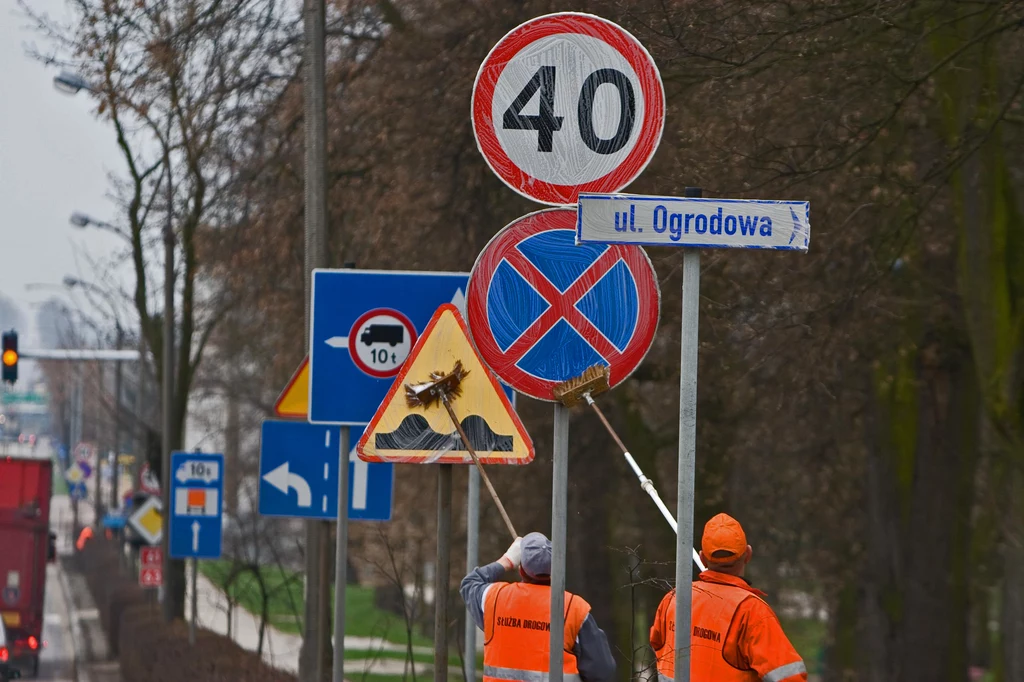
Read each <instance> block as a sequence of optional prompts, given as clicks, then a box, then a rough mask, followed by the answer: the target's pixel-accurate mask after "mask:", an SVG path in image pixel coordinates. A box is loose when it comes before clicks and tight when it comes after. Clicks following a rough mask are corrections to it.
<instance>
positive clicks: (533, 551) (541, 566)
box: [521, 533, 551, 579]
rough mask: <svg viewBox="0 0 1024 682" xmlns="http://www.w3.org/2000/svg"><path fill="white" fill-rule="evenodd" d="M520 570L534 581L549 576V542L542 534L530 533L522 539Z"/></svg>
mask: <svg viewBox="0 0 1024 682" xmlns="http://www.w3.org/2000/svg"><path fill="white" fill-rule="evenodd" d="M521 548H522V550H523V556H522V564H521V566H522V568H523V572H524V573H526V575H528V576H530V577H531V578H534V579H539V578H547V577H549V576H550V575H551V541H550V540H548V539H547V538H546V537H545V536H544V534H543V533H530V534H528V535H526V537H524V538H523V543H522V545H521Z"/></svg>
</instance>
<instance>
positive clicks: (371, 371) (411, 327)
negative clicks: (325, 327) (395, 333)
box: [348, 308, 419, 379]
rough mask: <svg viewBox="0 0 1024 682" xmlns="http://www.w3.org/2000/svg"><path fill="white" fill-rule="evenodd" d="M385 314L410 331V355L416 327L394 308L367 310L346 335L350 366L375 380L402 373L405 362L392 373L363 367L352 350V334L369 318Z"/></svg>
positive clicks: (417, 335) (416, 335) (414, 343)
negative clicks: (394, 318)
mask: <svg viewBox="0 0 1024 682" xmlns="http://www.w3.org/2000/svg"><path fill="white" fill-rule="evenodd" d="M385 314H386V315H392V316H394V317H397V318H398V321H399V322H401V323H402V324H403V325H405V328H406V329H407V330H410V336H411V337H412V338H411V341H410V343H409V352H410V353H411V352H412V349H413V347H414V346H415V345H416V340H417V339H418V338H419V334H417V333H416V325H414V324H413V323H412V320H410V319H409V318H408V317H406V316H405V314H404V313H401V312H399V311H397V310H395V309H394V308H374V309H373V310H368V311H366V312H365V313H363V314H362V315H360V316H359V317H357V318H356V321H355V323H354V324H353V325H352V331H350V332H349V333H348V339H349V341H348V345H349V348H348V354H349V357H351V358H352V364H353V365H355V366H356V367H358V368H359V369H360V370H361V371H362V372H363V374H367V375H369V376H371V377H374V378H377V379H387V378H389V377H393V376H396V375H397V374H398V373H399V372H401V371H402V365H404V364H405V361H404V360H403V361H402V362H400V363H399V364H398V366H397V367H395V369H394V371H391V370H388V371H387V372H381V371H380V370H375V369H373V368H372V367H368V366H365V365H364V364H363V361H362V360H361V359H360V357H359V354H358V353H356V352H355V351H354V350H353V349H352V343H353V342H352V338H353V334H354V333H356V332H358V331H359V327H360V325H362V324H363V322H366V320H368V319H370V318H371V317H376V316H377V315H385ZM355 343H359V339H356V340H355ZM408 359H409V358H408V357H407V358H406V360H408Z"/></svg>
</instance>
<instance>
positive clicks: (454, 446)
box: [356, 303, 534, 464]
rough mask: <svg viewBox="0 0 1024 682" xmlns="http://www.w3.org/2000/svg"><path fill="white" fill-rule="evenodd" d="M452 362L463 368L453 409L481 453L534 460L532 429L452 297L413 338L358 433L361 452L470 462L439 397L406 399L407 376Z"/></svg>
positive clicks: (370, 457)
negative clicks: (412, 402)
mask: <svg viewBox="0 0 1024 682" xmlns="http://www.w3.org/2000/svg"><path fill="white" fill-rule="evenodd" d="M456 362H461V363H462V366H463V368H464V369H465V370H467V374H466V376H465V378H463V380H462V382H461V383H460V384H459V389H460V392H459V395H458V397H457V398H455V399H454V400H452V409H453V410H454V411H455V414H456V416H457V417H459V423H460V425H461V426H462V428H463V430H464V431H465V433H466V437H467V438H468V439H469V441H470V445H472V446H473V451H474V452H475V453H476V454H477V456H478V457H479V458H480V461H481V462H483V463H485V464H528V463H530V462H531V461H533V456H534V450H533V441H532V440H531V439H530V434H529V433H527V431H526V428H525V427H524V426H523V423H522V421H520V419H519V415H517V414H516V412H515V409H514V408H513V407H512V403H511V401H510V400H509V398H508V396H507V395H506V394H505V391H504V390H503V389H502V387H501V384H499V383H498V380H497V379H495V378H494V376H493V375H492V374H491V372H490V371H489V370H488V369H487V368H486V367H485V366H484V364H483V362H482V361H481V359H480V356H479V355H477V352H476V350H474V348H473V345H472V344H471V343H470V340H469V331H468V330H467V329H466V323H465V321H464V320H463V319H462V315H461V314H460V313H459V311H458V309H457V308H456V307H455V306H453V305H451V304H450V303H449V304H445V305H442V306H441V307H440V308H438V310H437V312H436V313H435V314H434V317H433V318H431V320H430V323H429V324H428V325H427V327H426V329H425V330H424V331H423V335H422V336H420V339H419V341H417V342H416V346H415V347H414V348H413V350H412V353H411V354H410V356H409V359H408V360H407V361H406V363H405V365H403V366H402V371H401V372H400V373H399V375H398V377H397V378H396V379H395V382H394V383H393V384H392V386H391V390H390V391H388V394H387V396H386V397H385V398H384V401H383V402H382V403H381V405H380V408H379V409H378V410H377V414H375V415H374V416H373V420H372V421H371V422H370V425H369V426H367V427H366V431H364V432H363V436H362V438H360V439H359V443H358V445H357V446H356V451H357V452H358V453H359V457H360V458H361V459H364V460H367V461H370V462H406V463H413V464H472V463H473V460H472V458H471V457H470V455H469V451H468V450H467V449H466V445H465V443H463V441H462V438H461V437H460V436H459V434H458V432H457V430H456V428H455V425H454V424H453V423H452V419H451V416H450V415H449V414H448V411H447V410H446V409H445V408H444V406H443V405H441V404H440V403H437V404H434V405H431V406H430V407H427V408H422V407H410V406H409V405H408V403H407V402H406V390H405V386H406V384H416V383H420V382H423V381H430V380H431V379H430V377H431V374H432V373H433V372H437V371H443V372H450V371H451V370H452V369H454V367H455V363H456Z"/></svg>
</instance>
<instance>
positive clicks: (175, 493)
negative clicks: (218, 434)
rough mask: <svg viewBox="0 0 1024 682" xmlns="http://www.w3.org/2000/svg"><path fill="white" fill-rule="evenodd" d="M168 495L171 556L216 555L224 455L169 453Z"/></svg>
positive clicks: (216, 556) (221, 500)
mask: <svg viewBox="0 0 1024 682" xmlns="http://www.w3.org/2000/svg"><path fill="white" fill-rule="evenodd" d="M170 498H171V499H170V514H171V515H170V519H169V521H168V525H169V535H170V543H169V550H170V555H171V556H172V557H173V558H175V559H194V558H198V559H217V558H219V557H220V554H221V535H222V531H223V528H222V518H223V509H224V505H223V502H224V455H220V454H212V455H211V454H204V453H199V452H174V453H172V454H171V489H170Z"/></svg>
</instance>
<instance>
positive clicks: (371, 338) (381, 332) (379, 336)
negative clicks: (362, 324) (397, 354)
mask: <svg viewBox="0 0 1024 682" xmlns="http://www.w3.org/2000/svg"><path fill="white" fill-rule="evenodd" d="M404 339H405V328H404V327H403V326H402V325H400V324H371V325H370V326H369V327H367V328H366V329H364V330H363V331H362V333H361V334H360V335H359V340H360V341H362V342H363V343H364V344H366V345H367V346H372V345H373V344H375V343H386V344H388V345H389V346H391V347H392V348H394V347H395V346H397V345H398V344H400V343H402V341H403V340H404Z"/></svg>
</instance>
